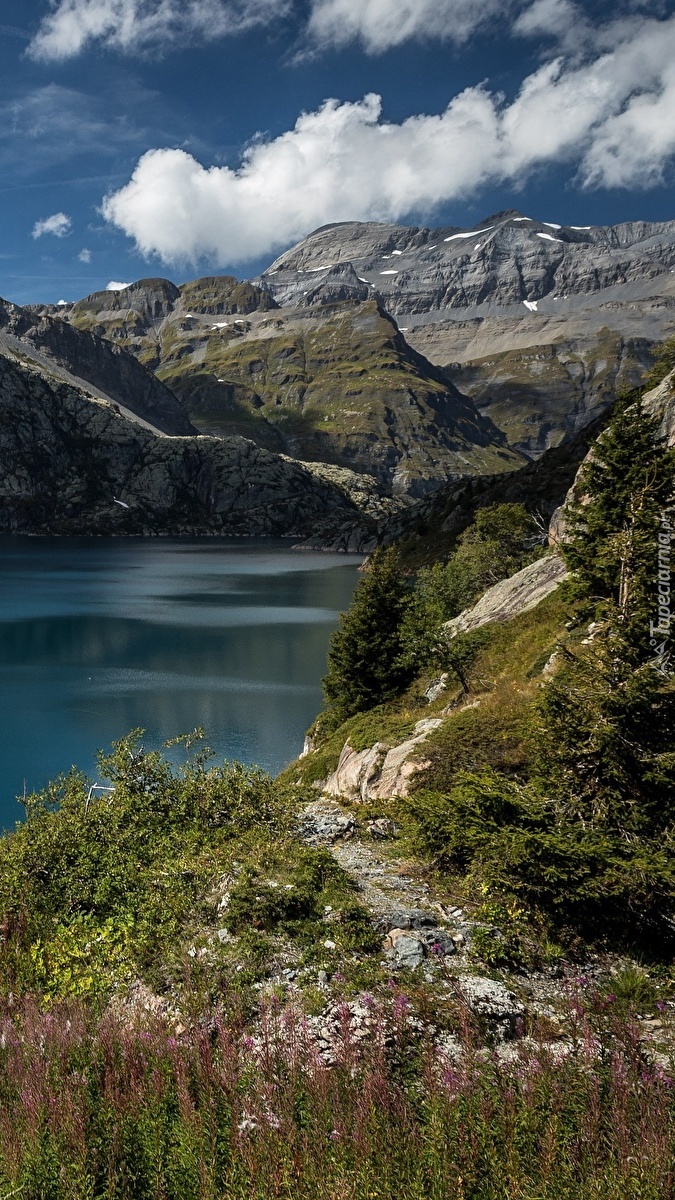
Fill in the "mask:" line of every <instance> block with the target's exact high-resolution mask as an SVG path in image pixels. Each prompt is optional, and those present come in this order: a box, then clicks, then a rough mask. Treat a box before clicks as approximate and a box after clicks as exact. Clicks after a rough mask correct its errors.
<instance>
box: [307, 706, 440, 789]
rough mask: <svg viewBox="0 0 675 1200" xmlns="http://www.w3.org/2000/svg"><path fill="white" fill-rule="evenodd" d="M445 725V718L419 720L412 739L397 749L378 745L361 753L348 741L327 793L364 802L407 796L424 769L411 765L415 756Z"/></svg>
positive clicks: (407, 739) (327, 784)
mask: <svg viewBox="0 0 675 1200" xmlns="http://www.w3.org/2000/svg"><path fill="white" fill-rule="evenodd" d="M442 724H443V720H442V719H441V718H428V719H426V720H424V721H418V723H417V724H416V726H415V728H414V730H413V733H412V736H411V737H409V738H406V740H405V741H404V742H401V743H400V744H399V745H398V746H393V747H390V746H387V744H386V743H385V742H376V743H375V745H374V746H369V747H368V748H367V749H366V750H359V751H357V750H354V749H353V747H352V746H350V744H349V742H346V743H345V745H344V746H343V749H342V753H341V755H340V758H339V761H338V765H337V767H336V769H335V771H334V773H333V774H332V775H331V776H330V778H329V779H328V780H327V782H326V785H325V787H324V792H325V794H326V795H328V796H349V797H350V798H351V799H354V800H361V801H365V800H388V799H390V798H391V797H392V796H407V794H408V788H409V786H410V780H411V778H412V776H413V775H414V774H415V772H416V771H419V770H420V768H421V767H422V766H423V764H422V763H421V762H417V761H413V762H411V761H410V759H411V756H412V755H413V753H414V751H415V750H416V749H417V747H418V746H420V745H422V743H423V742H425V741H426V739H427V738H428V737H429V734H430V733H433V731H434V730H435V729H438V727H439V725H442Z"/></svg>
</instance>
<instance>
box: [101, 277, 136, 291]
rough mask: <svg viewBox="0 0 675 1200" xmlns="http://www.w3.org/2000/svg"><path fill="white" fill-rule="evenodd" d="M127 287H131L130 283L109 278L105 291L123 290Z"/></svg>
mask: <svg viewBox="0 0 675 1200" xmlns="http://www.w3.org/2000/svg"><path fill="white" fill-rule="evenodd" d="M128 287H131V284H130V283H118V282H117V280H116V279H111V280H110V283H109V284H108V286H107V287H106V289H105V290H106V292H123V291H124V290H125V288H128Z"/></svg>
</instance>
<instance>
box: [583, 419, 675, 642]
mask: <svg viewBox="0 0 675 1200" xmlns="http://www.w3.org/2000/svg"><path fill="white" fill-rule="evenodd" d="M674 478H675V452H674V451H672V450H668V449H667V447H666V445H665V443H664V441H663V439H661V438H660V437H659V433H658V422H657V421H656V420H655V418H654V417H651V416H650V415H649V414H648V413H646V412H645V411H644V408H643V406H642V403H641V401H640V400H638V401H637V402H636V403H634V404H630V405H629V404H627V403H624V404H622V405H620V407H619V409H618V410H617V412H616V414H615V415H614V417H613V419H612V421H611V422H610V424H609V426H608V427H607V429H606V430H605V431H604V433H603V434H602V436H601V437H600V438H599V439H598V441H597V442H596V444H595V446H594V447H593V451H592V454H591V457H590V458H589V460H588V462H587V463H586V464H585V466H584V467H583V468H582V470H581V472H580V476H579V479H578V481H577V485H576V488H575V492H576V495H575V498H574V501H573V502H572V504H571V505H569V506H568V510H567V513H566V516H567V522H568V531H567V537H566V541H565V544H564V545H563V547H562V553H563V556H564V558H565V561H566V562H567V565H568V567H569V568H570V570H571V572H572V592H573V594H574V596H575V597H576V598H577V599H581V600H583V601H585V602H586V606H587V609H588V608H591V607H592V606H595V607H596V612H597V614H598V615H599V616H603V615H604V616H607V615H609V612H610V610H612V611H613V619H614V621H615V623H616V624H617V628H618V627H622V628H623V632H624V637H625V639H626V647H625V649H626V650H628V643H629V642H631V643H632V645H633V649H634V650H636V649H638V648H640V647H641V649H642V653H643V657H644V659H645V660H646V658H648V657H649V654H648V653H647V651H648V649H649V638H648V637H645V632H648V631H649V622H650V617H653V616H654V614H655V610H656V609H657V608H658V604H656V605H655V596H656V594H657V582H658V579H657V577H658V534H659V530H660V526H661V520H662V518H663V516H664V515H666V514H667V513H668V510H669V509H670V508H671V506H672V504H673V499H674V487H673V480H674ZM629 626H632V628H629Z"/></svg>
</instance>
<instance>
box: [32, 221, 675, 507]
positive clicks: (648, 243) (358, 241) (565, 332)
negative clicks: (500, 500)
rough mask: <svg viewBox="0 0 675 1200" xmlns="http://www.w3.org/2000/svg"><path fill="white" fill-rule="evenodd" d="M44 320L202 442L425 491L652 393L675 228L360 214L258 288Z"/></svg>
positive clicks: (535, 452) (562, 437)
mask: <svg viewBox="0 0 675 1200" xmlns="http://www.w3.org/2000/svg"><path fill="white" fill-rule="evenodd" d="M36 311H37V310H36ZM40 312H41V313H42V314H46V317H45V319H47V318H48V317H50V316H51V317H55V316H56V317H60V318H61V319H62V320H63V321H64V322H67V323H71V324H73V325H74V326H76V328H77V329H78V330H80V331H89V332H90V333H92V334H94V335H95V336H96V337H98V338H99V339H100V338H105V339H108V340H111V341H113V342H114V343H115V344H116V345H118V346H119V347H122V348H123V349H124V350H126V351H128V352H129V353H131V354H133V355H135V356H136V357H137V358H138V359H139V361H140V362H141V363H142V364H144V365H145V366H147V367H150V368H151V369H152V370H153V371H155V372H156V373H157V374H158V376H159V378H160V379H161V380H162V381H164V382H165V383H166V384H167V386H168V387H169V388H170V389H171V390H172V391H173V392H174V393H175V394H176V395H177V396H178V397H179V399H180V400H181V401H182V402H183V405H184V407H185V409H186V410H187V413H188V415H189V417H190V419H191V421H192V422H193V424H194V425H195V426H196V427H197V428H198V429H199V430H200V432H202V433H208V434H212V435H215V436H223V435H224V436H233V435H238V436H243V437H246V438H249V439H251V440H253V441H255V442H256V443H257V444H258V445H259V446H261V447H263V448H265V449H268V450H272V451H275V452H277V453H284V454H288V455H290V456H291V457H293V458H297V459H300V460H311V461H320V462H327V463H331V464H333V465H337V466H344V467H348V468H350V469H351V470H355V471H358V472H362V473H365V474H369V475H374V476H376V477H377V478H378V479H379V481H380V482H381V483H383V484H386V486H387V487H388V488H389V489H390V491H394V492H395V493H396V494H398V495H410V496H415V497H421V496H423V495H425V494H430V493H431V492H432V491H433V490H435V489H437V488H439V487H441V486H442V485H443V484H444V483H445V482H446V481H448V480H457V479H461V478H467V477H473V476H485V475H490V474H496V473H498V472H506V471H511V470H513V469H514V468H517V467H518V466H519V464H522V462H523V456H525V459H528V458H530V459H532V458H534V459H536V458H537V457H539V456H540V455H541V454H542V453H544V452H545V451H546V450H547V449H550V448H551V447H556V446H558V445H560V444H563V443H569V442H570V441H572V440H573V439H574V438H575V437H576V436H577V435H578V433H579V431H580V430H582V429H583V428H584V427H585V426H586V425H588V424H590V423H593V422H594V421H595V420H596V419H597V418H598V417H599V416H601V415H602V414H603V413H605V412H607V411H608V409H609V408H610V407H611V405H612V404H613V402H614V400H615V398H616V396H617V394H618V393H619V392H622V391H625V390H630V389H631V388H633V387H636V386H638V385H639V384H640V383H641V381H642V379H643V377H644V375H645V372H646V371H647V370H648V369H649V368H650V367H651V365H652V362H653V347H654V344H655V343H656V342H658V341H660V340H662V339H664V338H665V337H667V336H669V335H671V334H672V333H674V332H675V222H669V221H664V222H655V223H651V224H650V223H647V222H628V223H626V224H624V225H618V226H616V227H611V228H610V227H606V228H605V227H602V228H599V227H598V228H594V227H573V226H560V225H558V224H557V223H553V222H546V221H538V220H534V219H531V218H529V217H527V216H525V215H524V214H521V213H516V212H506V213H498V214H496V215H495V216H492V217H488V218H486V219H485V220H484V221H481V222H480V223H479V225H478V226H477V227H476V228H475V229H469V230H460V229H457V228H454V227H452V228H450V227H448V228H439V229H420V228H417V227H406V226H401V225H384V224H377V223H373V222H365V223H358V222H350V223H345V224H338V225H331V226H326V227H324V228H322V229H320V230H317V231H316V232H315V233H313V234H311V235H310V236H309V237H308V238H305V239H304V240H303V241H302V242H301V243H300V244H299V245H297V246H295V247H293V248H292V249H291V250H289V251H287V252H286V253H285V254H283V255H282V256H281V257H280V258H278V259H277V261H276V262H275V263H274V264H273V265H272V266H271V267H270V268H269V270H267V271H265V272H264V273H263V274H262V275H261V276H260V278H259V279H257V280H254V281H252V282H246V281H243V282H238V281H237V280H236V279H234V278H232V277H231V276H212V277H208V278H205V279H199V280H195V281H193V282H191V283H187V284H184V285H182V286H181V287H180V288H177V287H176V286H175V285H174V284H172V283H170V282H169V281H168V280H161V279H147V280H141V281H139V282H138V283H136V284H133V285H131V286H130V287H128V288H126V289H124V290H122V291H120V292H114V293H110V292H105V293H96V294H94V295H93V296H90V297H87V298H86V299H84V300H82V301H80V302H79V303H77V304H75V305H72V306H64V307H61V308H60V309H58V310H57V309H55V308H53V307H50V308H44V309H42V310H40ZM89 374H90V376H92V377H91V378H89V382H90V383H92V382H96V380H94V379H93V375H92V372H91V371H90V372H89ZM114 398H116V399H117V400H118V402H120V403H123V402H124V401H123V400H122V399H121V398H120V395H119V394H116V396H115V397H114ZM172 431H173V432H176V430H172ZM182 432H187V431H186V430H182Z"/></svg>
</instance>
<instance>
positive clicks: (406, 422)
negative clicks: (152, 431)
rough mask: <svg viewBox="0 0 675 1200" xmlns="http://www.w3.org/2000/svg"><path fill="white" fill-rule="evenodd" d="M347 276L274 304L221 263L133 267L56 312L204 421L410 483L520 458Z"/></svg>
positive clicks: (505, 466)
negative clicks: (130, 361) (150, 375)
mask: <svg viewBox="0 0 675 1200" xmlns="http://www.w3.org/2000/svg"><path fill="white" fill-rule="evenodd" d="M357 282H358V281H357ZM348 285H349V286H350V284H349V272H346V273H343V276H341V277H340V279H339V281H338V283H337V284H336V286H335V287H331V289H329V293H328V294H325V293H324V292H322V293H321V295H317V296H316V297H312V299H313V300H315V301H316V302H313V303H311V304H310V303H302V304H300V305H296V306H295V307H293V308H288V307H286V308H280V307H279V305H278V303H277V302H276V301H275V300H274V298H273V297H272V296H271V293H270V292H269V291H268V290H267V289H266V288H264V287H258V286H255V285H252V284H248V283H245V284H241V283H238V282H237V281H236V280H235V279H232V278H230V277H220V278H218V277H216V278H207V279H202V280H196V281H194V282H193V283H189V284H186V285H184V286H183V287H181V288H175V287H174V285H173V284H171V283H169V282H168V281H167V280H156V279H152V280H141V281H140V282H139V283H137V284H134V285H133V286H132V287H130V288H127V289H126V290H125V291H121V292H115V293H110V292H105V293H96V294H95V295H93V296H90V297H88V298H87V299H85V300H82V301H80V302H79V303H78V304H76V305H74V306H72V307H71V308H69V309H62V310H60V315H61V317H62V319H64V320H65V321H67V322H69V323H70V324H71V325H73V326H75V327H76V328H77V329H78V330H80V331H87V332H90V333H92V334H94V335H96V336H97V337H101V338H107V339H109V340H111V341H114V342H116V343H117V344H118V345H120V346H122V347H124V348H125V350H127V351H130V352H131V353H133V354H135V355H136V356H137V357H138V359H139V361H140V362H142V363H143V364H144V365H146V366H147V367H150V368H152V369H153V370H154V371H155V372H156V374H157V376H158V378H159V379H161V380H163V381H164V382H166V383H168V384H169V386H170V387H171V389H172V391H173V392H174V393H175V394H176V395H177V396H178V397H179V398H180V399H181V400H182V401H183V403H184V405H185V408H186V409H187V411H188V413H189V415H190V418H191V420H192V421H193V422H194V424H195V425H196V426H197V427H198V428H199V429H200V430H202V431H203V432H206V433H210V434H217V435H225V436H229V435H233V434H240V435H244V436H246V437H248V438H251V439H252V440H253V441H255V442H256V443H257V444H258V445H260V446H263V447H265V448H266V449H270V450H274V451H276V452H278V453H284V454H288V455H290V456H291V457H294V458H298V459H301V460H303V461H312V462H326V463H332V464H334V465H336V466H340V467H349V468H350V469H352V470H355V471H359V472H363V473H365V474H370V475H374V476H375V477H376V478H377V479H379V480H380V482H381V483H383V484H385V485H387V486H388V487H389V488H390V489H391V490H392V491H394V492H396V493H405V494H410V495H420V494H423V493H424V492H425V491H428V490H429V489H430V488H433V487H436V486H440V485H441V484H442V483H444V482H445V481H446V480H447V479H448V478H460V477H462V476H465V475H473V474H493V473H495V472H498V471H508V470H514V469H516V468H517V467H518V466H519V465H521V463H522V461H523V459H522V457H521V456H520V455H519V454H518V453H517V452H514V451H513V450H512V449H510V448H509V447H508V446H507V444H506V438H505V436H504V435H503V433H501V432H500V431H499V430H498V429H496V428H495V426H494V425H493V423H492V421H491V420H490V419H489V418H486V417H483V416H482V415H481V414H480V413H479V412H478V411H477V409H476V407H475V406H474V404H473V402H472V401H471V400H469V399H467V397H466V396H463V395H462V394H461V393H460V392H459V391H458V389H457V388H456V387H455V386H454V385H453V384H452V383H451V382H450V380H449V379H448V377H447V376H446V375H445V374H444V373H443V372H442V371H439V370H438V368H437V367H434V366H433V365H432V364H431V363H429V362H427V360H426V359H425V358H424V357H423V356H422V355H420V354H419V353H418V352H416V351H415V350H413V349H412V348H411V347H410V346H409V345H408V344H407V342H406V341H405V338H404V337H403V336H402V335H401V334H400V333H399V331H398V329H397V327H396V323H395V322H394V321H393V320H392V318H391V317H389V316H388V314H387V313H385V312H384V311H383V310H382V308H381V307H380V306H379V304H378V302H377V301H376V300H374V299H372V298H371V297H370V296H369V294H368V292H367V291H366V293H365V297H364V296H362V295H353V296H352V295H350V294H348V291H349V286H348ZM358 286H360V285H358ZM345 288H347V291H346V292H345V290H344V289H345ZM307 292H308V296H310V292H311V289H307ZM51 313H52V315H59V314H56V313H54V310H51Z"/></svg>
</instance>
